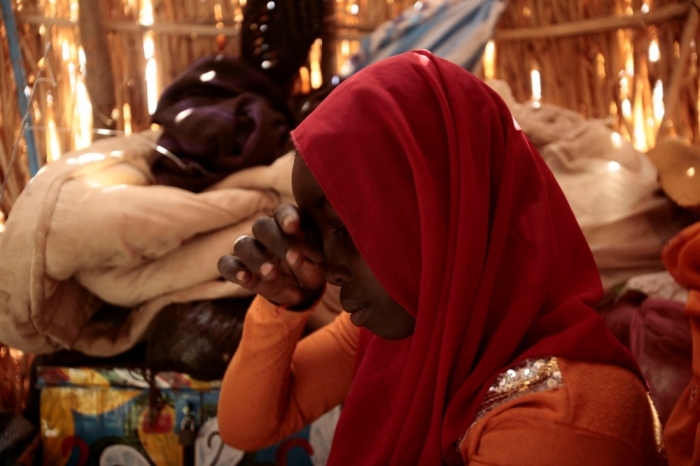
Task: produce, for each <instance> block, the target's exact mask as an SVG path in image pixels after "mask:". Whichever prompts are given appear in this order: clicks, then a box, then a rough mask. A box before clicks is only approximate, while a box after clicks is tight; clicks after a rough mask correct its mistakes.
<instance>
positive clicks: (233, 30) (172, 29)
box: [17, 14, 239, 37]
mask: <svg viewBox="0 0 700 466" xmlns="http://www.w3.org/2000/svg"><path fill="white" fill-rule="evenodd" d="M17 20H18V21H20V22H22V23H26V24H32V25H40V24H44V25H46V26H49V25H53V26H59V27H78V23H77V22H75V21H71V20H70V19H66V18H47V17H45V16H41V15H28V14H18V15H17ZM104 28H105V29H106V30H108V31H119V32H147V31H153V32H156V33H161V34H176V35H183V36H187V35H190V34H196V35H199V36H218V35H224V36H227V37H236V36H237V35H238V29H239V28H238V27H237V26H223V25H222V26H221V27H217V26H216V25H214V24H212V25H209V24H195V23H169V22H157V23H154V24H152V25H150V26H147V25H144V24H139V23H135V22H132V21H105V22H104Z"/></svg>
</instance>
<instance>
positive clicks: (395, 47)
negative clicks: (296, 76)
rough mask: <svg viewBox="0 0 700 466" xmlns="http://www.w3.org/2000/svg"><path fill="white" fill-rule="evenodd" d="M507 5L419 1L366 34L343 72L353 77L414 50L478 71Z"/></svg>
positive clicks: (485, 0) (487, 0) (494, 0)
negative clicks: (366, 68)
mask: <svg viewBox="0 0 700 466" xmlns="http://www.w3.org/2000/svg"><path fill="white" fill-rule="evenodd" d="M505 7H506V4H505V2H504V1H501V0H438V1H436V0H426V1H419V2H416V3H415V5H414V6H413V7H412V8H409V9H407V10H405V11H403V12H402V13H401V14H400V15H399V16H397V17H396V18H394V19H392V20H390V21H387V22H386V23H384V24H382V25H381V26H379V27H378V28H377V29H376V30H375V31H374V32H373V33H372V34H370V35H368V36H367V37H365V38H364V39H363V40H362V42H361V44H360V51H359V52H358V53H357V54H356V55H354V56H353V57H352V58H351V59H350V60H349V61H348V62H347V63H346V64H345V65H344V66H343V69H342V74H343V76H349V75H351V74H353V73H356V72H358V71H360V70H361V69H362V68H365V67H366V66H368V65H370V64H371V63H374V62H377V61H379V60H381V59H382V58H387V57H390V56H393V55H398V54H400V53H403V52H407V51H409V50H414V49H426V50H430V51H431V52H433V54H435V55H437V56H438V57H441V58H445V59H446V60H449V61H451V62H453V63H456V64H457V65H459V66H461V67H462V68H465V69H467V70H470V71H474V70H475V69H476V68H477V66H478V65H479V60H480V59H481V55H482V53H483V51H484V47H485V46H486V42H488V40H489V39H490V38H491V36H492V35H493V30H494V27H495V26H496V22H497V21H498V18H499V17H500V15H501V13H502V12H503V10H504V9H505Z"/></svg>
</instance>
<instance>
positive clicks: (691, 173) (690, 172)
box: [685, 167, 695, 178]
mask: <svg viewBox="0 0 700 466" xmlns="http://www.w3.org/2000/svg"><path fill="white" fill-rule="evenodd" d="M685 175H686V176H687V177H688V178H692V177H694V176H695V167H690V168H689V169H688V170H686V172H685Z"/></svg>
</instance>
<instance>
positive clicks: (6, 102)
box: [0, 0, 700, 213]
mask: <svg viewBox="0 0 700 466" xmlns="http://www.w3.org/2000/svg"><path fill="white" fill-rule="evenodd" d="M696 1H697V0H696ZM645 2H646V3H645ZM244 4H245V0H99V1H97V0H18V1H17V3H16V10H17V11H16V13H17V21H18V25H19V33H20V39H21V45H22V52H23V55H24V58H25V68H26V70H27V74H28V76H29V81H30V82H29V84H30V86H31V84H32V83H33V81H34V80H36V79H37V77H38V76H43V77H44V78H47V79H45V80H41V81H40V82H39V83H38V84H37V86H36V93H35V95H34V96H33V101H32V109H33V117H34V128H33V129H34V131H33V134H34V136H35V139H36V141H37V146H38V152H39V159H40V163H42V164H43V163H45V162H46V161H47V160H51V159H52V158H55V157H59V156H60V154H61V153H62V152H65V151H67V150H69V149H72V148H74V147H76V146H82V145H85V144H88V143H89V141H90V140H91V138H92V137H94V130H96V129H100V128H101V129H102V130H108V131H106V132H105V131H103V132H105V133H106V134H113V133H111V132H114V131H116V132H122V131H125V132H129V131H138V130H141V129H143V128H146V127H148V126H149V125H150V121H149V99H150V105H151V107H152V106H153V103H154V101H155V98H157V93H158V92H160V90H162V89H163V87H164V86H165V85H166V84H167V83H168V82H170V81H171V80H172V79H173V78H174V77H175V76H176V75H177V74H179V73H180V72H181V71H182V70H183V69H184V68H185V67H186V66H188V65H189V64H190V63H191V62H192V61H193V60H195V59H196V58H198V57H201V56H203V55H205V54H209V53H213V52H216V51H219V50H223V51H225V52H226V53H229V54H233V55H235V54H237V53H238V48H239V43H238V36H239V29H240V22H241V20H242V6H243V5H244ZM413 4H414V2H412V1H405V0H335V6H336V8H335V18H334V22H333V30H334V34H335V40H334V44H331V45H330V46H329V44H325V47H324V50H334V51H335V54H334V55H332V56H325V57H321V60H322V61H324V62H325V63H326V64H328V63H329V62H330V63H332V68H336V69H337V67H338V66H340V64H341V63H342V62H343V60H344V59H345V58H347V57H348V56H349V55H351V54H352V53H353V52H354V51H355V50H356V49H357V39H358V38H360V37H361V36H362V34H364V33H366V32H369V31H371V30H373V29H374V28H375V27H376V26H377V25H378V24H381V23H382V22H383V21H385V20H386V19H389V18H391V17H393V16H395V15H397V14H398V13H399V12H401V11H402V10H403V9H404V8H407V7H411V6H412V5H413ZM79 11H80V12H81V13H82V14H80V15H79V14H78V13H79ZM693 18H694V19H693ZM684 30H688V32H686V34H685V37H684ZM81 33H82V36H84V37H81ZM0 34H2V36H3V39H4V37H5V36H4V35H5V31H4V28H2V30H1V31H0ZM698 40H700V32H699V30H698V28H697V7H693V6H692V4H691V2H688V1H671V0H644V1H643V0H588V1H585V2H584V1H579V0H511V1H510V2H509V4H508V7H507V10H506V12H505V13H504V15H503V17H502V18H501V21H500V23H499V26H498V28H497V31H496V36H495V39H494V42H493V47H488V48H487V50H488V52H489V57H491V58H492V61H490V62H489V63H486V66H485V68H484V70H483V72H482V75H483V76H486V77H495V78H498V79H504V80H505V81H507V82H508V83H509V84H510V86H511V88H512V89H513V93H514V95H515V97H516V98H517V99H518V100H521V101H525V100H529V99H532V98H533V88H532V82H533V81H532V78H533V70H535V71H536V72H537V73H539V81H540V82H541V86H540V89H534V98H535V100H538V101H540V102H546V103H552V104H556V105H560V106H564V107H567V108H570V109H574V110H577V111H579V112H581V113H582V114H584V115H586V116H589V117H598V118H610V121H611V124H612V125H613V126H614V127H615V128H616V129H617V130H618V131H620V133H621V134H622V136H623V137H625V138H628V139H631V140H634V141H635V145H636V146H637V147H638V148H640V149H642V150H644V149H646V148H649V147H652V146H653V145H654V143H655V140H656V134H657V132H659V128H660V126H661V123H662V121H661V120H662V115H663V105H662V104H661V101H660V99H661V96H662V95H663V104H665V107H666V119H667V120H668V121H664V127H663V128H662V132H663V131H665V132H666V133H667V134H676V135H680V136H683V137H685V138H686V139H688V140H691V141H693V142H695V143H700V134H699V129H698V72H697V68H698V67H697V45H696V44H697V43H698ZM317 45H318V44H317ZM47 46H49V48H48V51H47ZM650 47H652V49H653V50H652V52H651V57H650ZM319 51H320V47H314V49H313V50H312V55H313V56H315V57H316V58H318V55H319ZM657 51H658V53H657ZM44 55H46V58H45V59H42V57H44ZM327 55H329V54H327ZM680 58H683V61H684V62H685V63H686V64H687V65H686V66H685V68H683V69H681V68H679V67H678V66H677V65H678V63H679V62H680ZM312 68H313V64H312ZM86 70H87V73H85V71H86ZM674 70H675V71H676V76H675V78H674ZM302 71H303V72H302V73H301V75H302V77H303V79H304V80H305V83H304V85H303V86H297V89H299V90H304V91H306V90H309V89H310V82H311V83H314V84H315V85H318V84H319V80H318V79H316V80H314V79H311V80H310V81H309V79H310V78H309V77H310V76H311V77H313V76H312V75H313V71H314V70H313V69H311V70H308V69H307V70H302ZM146 75H148V76H150V79H148V80H146V79H144V77H145V76H146ZM326 75H327V73H326ZM326 77H327V76H326ZM655 89H656V92H655ZM0 93H2V102H1V104H0V105H1V108H0V176H2V177H3V179H4V178H5V177H6V176H7V172H8V163H9V158H10V155H11V153H12V148H13V146H14V142H15V139H16V136H17V132H18V127H19V121H20V119H19V116H18V114H17V103H16V97H15V94H14V81H13V79H12V73H11V65H10V61H9V55H8V50H7V44H6V41H5V40H3V41H2V43H1V44H0ZM88 94H89V97H88ZM90 102H91V104H92V105H90ZM669 110H670V111H671V112H669ZM669 115H670V118H669ZM18 156H19V157H18V161H16V162H15V164H14V170H13V172H12V174H11V175H10V177H9V179H8V183H7V188H6V193H5V197H4V199H3V200H2V203H1V204H0V212H5V213H7V212H8V211H9V209H10V207H11V205H12V202H13V199H15V198H16V196H17V195H18V194H19V192H20V191H21V189H22V186H23V185H24V183H25V182H26V180H27V177H28V174H27V169H26V168H25V167H26V166H27V163H26V153H25V151H24V146H23V145H22V144H20V150H19V151H18Z"/></svg>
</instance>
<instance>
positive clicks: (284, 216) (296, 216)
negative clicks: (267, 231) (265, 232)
mask: <svg viewBox="0 0 700 466" xmlns="http://www.w3.org/2000/svg"><path fill="white" fill-rule="evenodd" d="M275 222H276V223H277V225H279V227H280V229H282V231H283V232H284V233H285V234H286V235H289V236H296V235H297V234H298V233H299V232H300V231H301V214H300V213H299V209H298V208H297V207H295V206H293V205H291V204H280V206H279V207H277V209H276V210H275Z"/></svg>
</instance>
